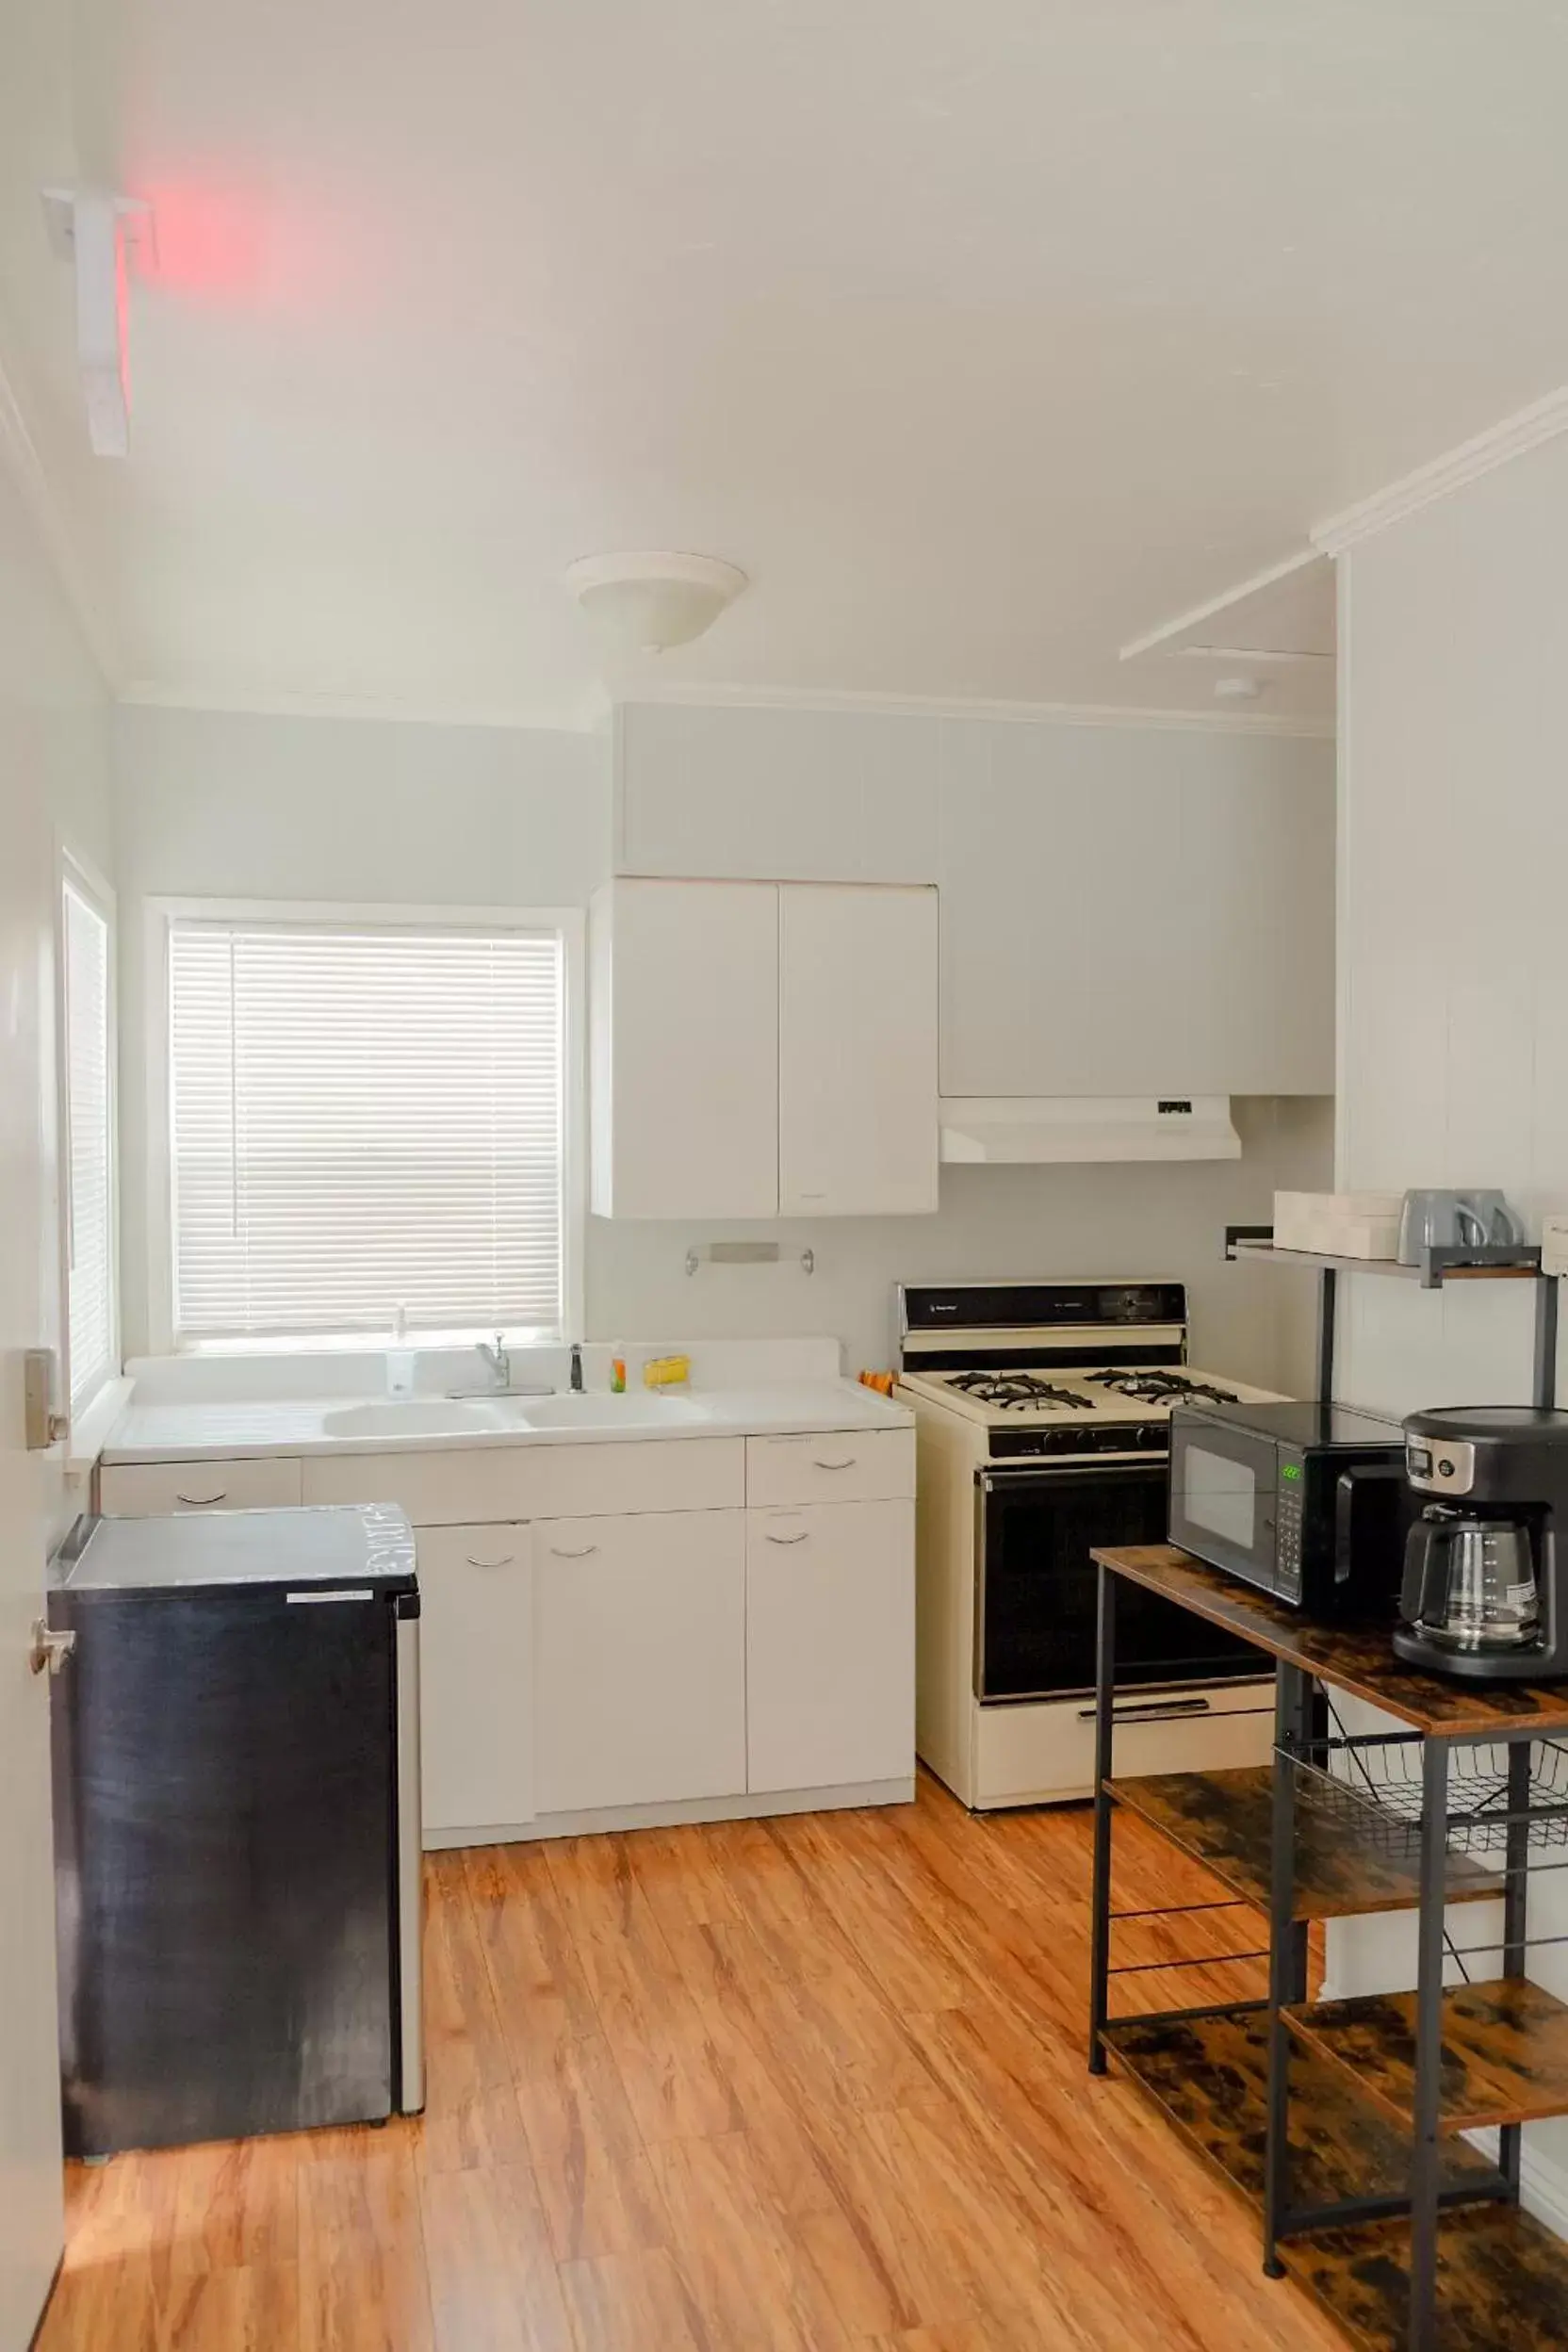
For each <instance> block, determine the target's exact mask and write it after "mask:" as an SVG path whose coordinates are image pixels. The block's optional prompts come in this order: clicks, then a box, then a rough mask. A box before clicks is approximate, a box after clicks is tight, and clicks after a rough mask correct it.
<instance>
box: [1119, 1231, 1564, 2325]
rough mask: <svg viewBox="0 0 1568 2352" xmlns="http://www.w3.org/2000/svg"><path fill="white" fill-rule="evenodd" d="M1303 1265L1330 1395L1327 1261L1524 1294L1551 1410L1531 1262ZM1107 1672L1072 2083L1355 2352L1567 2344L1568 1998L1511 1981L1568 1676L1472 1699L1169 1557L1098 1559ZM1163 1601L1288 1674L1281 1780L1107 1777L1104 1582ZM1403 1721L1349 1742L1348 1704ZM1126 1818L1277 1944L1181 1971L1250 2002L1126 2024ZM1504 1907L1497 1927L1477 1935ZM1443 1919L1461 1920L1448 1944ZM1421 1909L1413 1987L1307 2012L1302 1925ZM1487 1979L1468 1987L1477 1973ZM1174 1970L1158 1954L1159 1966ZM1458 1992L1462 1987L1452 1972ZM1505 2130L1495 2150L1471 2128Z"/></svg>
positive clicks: (1550, 1359) (1260, 1771)
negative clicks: (1558, 2231) (1545, 2172)
mask: <svg viewBox="0 0 1568 2352" xmlns="http://www.w3.org/2000/svg"><path fill="white" fill-rule="evenodd" d="M1237 1254H1245V1255H1247V1256H1250V1257H1261V1256H1264V1255H1265V1254H1266V1255H1267V1256H1268V1257H1269V1258H1270V1259H1271V1260H1272V1261H1273V1262H1275V1263H1284V1264H1289V1265H1304V1266H1315V1267H1316V1268H1317V1270H1318V1272H1319V1275H1320V1277H1321V1292H1320V1297H1321V1311H1320V1321H1319V1333H1320V1341H1319V1374H1320V1386H1321V1389H1322V1393H1323V1394H1324V1395H1325V1396H1328V1395H1329V1394H1330V1393H1331V1377H1332V1367H1333V1323H1334V1307H1335V1297H1334V1291H1335V1282H1336V1278H1337V1275H1338V1273H1339V1272H1340V1271H1342V1270H1351V1271H1356V1272H1374V1273H1375V1272H1379V1271H1390V1272H1397V1274H1399V1275H1400V1276H1402V1277H1404V1278H1405V1279H1409V1280H1414V1281H1424V1282H1427V1283H1428V1284H1429V1286H1431V1285H1432V1284H1434V1283H1441V1282H1445V1281H1454V1280H1456V1279H1462V1280H1513V1281H1518V1280H1526V1281H1530V1282H1534V1283H1535V1284H1536V1285H1537V1290H1536V1318H1535V1396H1536V1401H1537V1402H1539V1403H1544V1404H1550V1403H1551V1402H1552V1401H1553V1397H1554V1394H1555V1359H1556V1344H1557V1285H1556V1282H1555V1281H1549V1280H1547V1279H1545V1278H1543V1277H1542V1276H1541V1275H1540V1272H1539V1266H1538V1262H1537V1263H1536V1264H1528V1263H1526V1264H1520V1263H1518V1261H1517V1254H1516V1253H1511V1263H1509V1264H1507V1265H1500V1264H1499V1265H1493V1266H1474V1265H1470V1264H1466V1265H1463V1266H1461V1265H1457V1264H1444V1263H1442V1262H1441V1253H1437V1254H1438V1258H1439V1262H1438V1263H1436V1264H1433V1263H1432V1262H1431V1261H1429V1262H1428V1263H1427V1264H1426V1265H1425V1266H1421V1267H1409V1268H1407V1267H1399V1268H1383V1267H1381V1266H1379V1265H1377V1264H1371V1265H1369V1264H1367V1263H1366V1262H1364V1261H1359V1260H1334V1259H1321V1258H1314V1257H1309V1256H1307V1255H1306V1253H1304V1252H1295V1251H1289V1252H1286V1251H1273V1250H1266V1248H1265V1247H1264V1246H1260V1245H1258V1244H1257V1243H1253V1244H1252V1245H1251V1246H1249V1245H1248V1243H1247V1242H1246V1241H1242V1242H1241V1243H1240V1246H1239V1250H1238V1251H1237ZM1095 1557H1096V1559H1097V1560H1098V1561H1099V1563H1100V1660H1099V1689H1098V1715H1097V1755H1096V1775H1095V1787H1096V1795H1095V1869H1094V1922H1093V1927H1094V1932H1093V1952H1092V1982H1091V1991H1090V2026H1089V2065H1090V2067H1091V2070H1092V2071H1094V2072H1095V2073H1097V2074H1103V2073H1104V2072H1105V2071H1106V2070H1107V2067H1108V2066H1109V2065H1110V2064H1111V2063H1112V2062H1113V2061H1114V2062H1115V2064H1116V2065H1117V2066H1118V2068H1119V2071H1122V2072H1124V2073H1126V2074H1127V2075H1128V2076H1130V2077H1131V2078H1132V2080H1133V2081H1135V2082H1137V2083H1138V2084H1139V2086H1140V2087H1141V2089H1142V2090H1143V2091H1144V2092H1145V2094H1146V2095H1148V2096H1149V2097H1150V2098H1151V2099H1152V2100H1153V2101H1154V2103H1155V2104H1156V2105H1157V2106H1158V2107H1159V2108H1160V2109H1161V2110H1162V2112H1164V2113H1165V2114H1166V2115H1167V2116H1168V2118H1169V2120H1170V2121H1171V2122H1172V2123H1173V2124H1174V2125H1175V2126H1176V2127H1177V2129H1178V2130H1179V2131H1181V2132H1182V2133H1183V2134H1184V2137H1185V2138H1186V2139H1187V2140H1188V2141H1189V2142H1191V2143H1192V2144H1193V2145H1195V2146H1196V2147H1197V2148H1199V2149H1200V2150H1201V2152H1202V2153H1203V2154H1204V2155H1205V2156H1206V2157H1207V2158H1208V2159H1209V2160H1210V2161H1211V2162H1212V2163H1213V2164H1216V2165H1217V2167H1218V2169H1219V2170H1220V2172H1221V2173H1222V2174H1223V2175H1224V2176H1225V2178H1226V2179H1227V2180H1229V2181H1230V2182H1231V2184H1232V2185H1233V2187H1234V2188H1235V2189H1237V2190H1239V2191H1240V2192H1241V2194H1242V2195H1243V2196H1244V2197H1246V2198H1247V2199H1248V2200H1249V2202H1250V2203H1251V2204H1252V2205H1253V2207H1254V2208H1255V2210H1256V2212H1257V2213H1258V2216H1259V2221H1260V2225H1261V2230H1262V2238H1263V2248H1264V2258H1265V2266H1266V2269H1268V2270H1269V2272H1270V2273H1271V2275H1275V2276H1279V2275H1282V2274H1285V2273H1288V2274H1289V2275H1291V2276H1292V2277H1294V2278H1297V2279H1298V2280H1299V2282H1300V2283H1301V2284H1302V2285H1304V2286H1305V2287H1307V2288H1308V2289H1309V2290H1310V2291H1311V2292H1312V2293H1313V2294H1314V2295H1315V2297H1316V2298H1317V2300H1318V2301H1319V2303H1320V2304H1321V2305H1322V2306H1323V2307H1324V2308H1325V2309H1326V2310H1327V2311H1329V2312H1330V2313H1331V2315H1332V2316H1333V2317H1334V2318H1335V2319H1336V2320H1337V2321H1338V2322H1339V2324H1340V2325H1341V2326H1342V2327H1344V2329H1345V2331H1346V2333H1347V2335H1348V2338H1349V2340H1350V2341H1351V2342H1352V2343H1353V2344H1357V2345H1358V2346H1363V2347H1366V2352H1407V2348H1408V2352H1526V2348H1527V2347H1535V2346H1540V2347H1543V2352H1544V2348H1545V2347H1548V2346H1558V2345H1560V2344H1564V2343H1568V2245H1564V2243H1563V2242H1562V2241H1561V2240H1560V2239H1559V2238H1558V2237H1556V2236H1554V2235H1553V2234H1552V2233H1551V2232H1550V2231H1548V2230H1546V2229H1544V2228H1543V2227H1542V2226H1541V2225H1540V2224H1539V2223H1538V2222H1536V2221H1534V2220H1533V2219H1532V2218H1531V2217H1530V2215H1528V2214H1527V2213H1525V2212H1524V2210H1523V2208H1522V2206H1521V2204H1520V2201H1519V2191H1520V2155H1521V2147H1520V2135H1521V2130H1522V2127H1523V2125H1524V2124H1525V2123H1526V2122H1529V2121H1533V2120H1536V2119H1539V2118H1541V2117H1543V2116H1546V2115H1560V2114H1568V2004H1564V2003H1563V2002H1561V2001H1558V2000H1556V1999H1555V1998H1554V1997H1553V1996H1552V1995H1551V1994H1550V1993H1548V1992H1546V1991H1545V1990H1544V1987H1542V1986H1540V1985H1536V1984H1534V1983H1533V1982H1532V1981H1531V1980H1530V1979H1529V1978H1528V1977H1527V1975H1526V1973H1525V1970H1526V1963H1527V1953H1528V1952H1529V1951H1530V1949H1531V1948H1532V1943H1544V1942H1560V1941H1562V1940H1563V1939H1562V1938H1560V1937H1539V1938H1533V1939H1532V1937H1531V1936H1530V1934H1529V1919H1528V1899H1529V1883H1530V1874H1531V1870H1532V1867H1533V1868H1536V1869H1549V1868H1560V1867H1562V1866H1563V1864H1564V1863H1565V1862H1568V1684H1560V1685H1555V1686H1553V1685H1543V1686H1540V1687H1534V1686H1528V1685H1522V1684H1518V1683H1513V1684H1507V1685H1500V1686H1497V1687H1495V1688H1491V1689H1489V1688H1488V1687H1486V1686H1484V1685H1473V1684H1472V1685H1465V1684H1462V1683H1458V1682H1454V1681H1449V1680H1445V1679H1444V1678H1442V1677H1440V1676H1436V1675H1428V1674H1420V1673H1418V1672H1415V1671H1414V1670H1413V1669H1410V1668H1407V1667H1405V1666H1403V1665H1402V1664H1401V1663H1400V1662H1399V1661H1398V1660H1397V1658H1395V1657H1394V1655H1393V1652H1392V1650H1391V1648H1390V1646H1389V1643H1388V1641H1387V1637H1386V1635H1385V1634H1383V1633H1381V1632H1380V1631H1379V1630H1378V1629H1377V1628H1376V1627H1372V1628H1366V1627H1356V1626H1340V1625H1325V1624H1322V1623H1320V1622H1316V1621H1314V1620H1310V1619H1305V1618H1303V1617H1301V1616H1300V1615H1299V1613H1298V1612H1297V1611H1295V1610H1293V1609H1287V1608H1285V1607H1283V1606H1282V1604H1280V1603H1278V1602H1276V1601H1274V1600H1272V1599H1271V1598H1269V1597H1268V1596H1267V1595H1266V1594H1264V1593H1255V1592H1252V1591H1251V1590H1250V1588H1248V1587H1246V1586H1243V1585H1240V1584H1237V1583H1235V1582H1233V1580H1232V1579H1231V1578H1229V1577H1227V1576H1222V1575H1219V1574H1217V1572H1215V1571H1214V1570H1211V1569H1209V1568H1206V1567H1204V1566H1202V1565H1201V1563H1200V1562H1198V1561H1197V1560H1192V1559H1191V1558H1189V1557H1188V1555H1186V1554H1185V1553H1183V1552H1179V1551H1176V1550H1174V1549H1173V1548H1171V1547H1170V1546H1168V1545H1151V1546H1145V1547H1142V1548H1140V1549H1135V1550H1127V1551H1105V1552H1097V1553H1096V1555H1095ZM1124 1578H1125V1579H1130V1580H1131V1581H1133V1582H1135V1583H1137V1584H1140V1585H1142V1586H1144V1587H1145V1588H1146V1589H1148V1590H1150V1591H1152V1592H1156V1593H1159V1594H1160V1595H1161V1596H1162V1597H1164V1598H1165V1599H1167V1600H1169V1601H1173V1602H1175V1603H1176V1604H1177V1605H1178V1606H1180V1607H1184V1608H1187V1609H1192V1610H1194V1611H1195V1612H1196V1613H1197V1614H1199V1615H1201V1616H1202V1617H1204V1618H1206V1619H1208V1620H1209V1621H1210V1622H1211V1623H1213V1624H1215V1625H1221V1626H1223V1627H1224V1628H1225V1629H1226V1630H1228V1631H1230V1632H1232V1633H1235V1634H1238V1635H1240V1636H1241V1638H1242V1639H1244V1640H1246V1641H1250V1642H1253V1643H1254V1644H1255V1646H1256V1647H1257V1648H1258V1649H1259V1650H1260V1651H1263V1652H1265V1653H1266V1654H1267V1655H1269V1656H1271V1657H1272V1658H1273V1659H1274V1661H1275V1677H1276V1679H1275V1709H1274V1713H1275V1758H1274V1763H1273V1766H1272V1768H1270V1767H1268V1766H1257V1767H1251V1768H1249V1769H1246V1770H1242V1771H1232V1772H1198V1773H1180V1774H1171V1775H1164V1776H1161V1777H1158V1778H1137V1779H1132V1778H1129V1779H1118V1778H1117V1777H1116V1776H1115V1772H1114V1752H1113V1740H1114V1730H1115V1718H1114V1712H1113V1707H1112V1700H1113V1696H1114V1691H1115V1681H1116V1616H1117V1589H1118V1585H1119V1582H1120V1581H1121V1580H1122V1579H1124ZM1338 1694H1345V1695H1347V1696H1348V1697H1351V1698H1355V1699H1358V1700H1362V1701H1365V1702H1366V1703H1368V1704H1370V1705H1371V1706H1373V1707H1378V1708H1380V1709H1381V1710H1382V1711H1383V1712H1384V1713H1385V1714H1387V1715H1389V1716H1392V1717H1393V1718H1394V1719H1395V1721H1396V1722H1397V1723H1400V1724H1401V1725H1403V1726H1404V1728H1403V1729H1402V1730H1399V1731H1396V1732H1392V1733H1376V1734H1370V1735H1355V1734H1352V1733H1351V1732H1349V1731H1348V1730H1347V1729H1346V1728H1345V1725H1344V1723H1343V1721H1342V1720H1341V1717H1340V1715H1339V1712H1338V1709H1337V1707H1336V1705H1335V1700H1336V1696H1337V1695H1338ZM1119 1811H1127V1812H1131V1813H1134V1814H1136V1815H1137V1816H1139V1817H1140V1818H1141V1819H1142V1820H1143V1821H1146V1822H1148V1823H1149V1824H1151V1825H1152V1827H1153V1828H1154V1829H1156V1830H1157V1831H1159V1832H1160V1834H1161V1835H1163V1836H1164V1837H1166V1838H1168V1839H1169V1841H1170V1842H1171V1843H1172V1844H1173V1845H1174V1846H1176V1847H1177V1848H1179V1849H1180V1850H1181V1851H1182V1852H1184V1853H1185V1854H1188V1855H1190V1856H1192V1857H1194V1858H1195V1859H1197V1860H1198V1861H1200V1862H1201V1863H1202V1864H1203V1865H1204V1867H1205V1868H1206V1869H1207V1870H1209V1871H1210V1872H1211V1873H1212V1874H1213V1875H1214V1876H1215V1877H1216V1878H1217V1880H1218V1881H1219V1882H1220V1884H1221V1887H1222V1888H1223V1894H1222V1897H1221V1898H1220V1899H1219V1900H1218V1901H1217V1902H1216V1903H1201V1904H1191V1903H1184V1904H1180V1905H1175V1906H1172V1907H1171V1910H1170V1911H1169V1912H1168V1913H1167V1914H1165V1915H1163V1916H1168V1917H1172V1918H1176V1917H1179V1916H1181V1915H1182V1914H1184V1913H1190V1912H1192V1911H1194V1910H1196V1911H1200V1912H1205V1913H1213V1912H1223V1911H1226V1910H1234V1911H1236V1912H1238V1913H1240V1912H1243V1911H1247V1910H1250V1912H1252V1913H1253V1914H1254V1915H1256V1914H1258V1913H1262V1914H1263V1915H1264V1916H1265V1917H1266V1919H1267V1920H1268V1939H1267V1944H1266V1947H1263V1948H1252V1949H1248V1950H1243V1951H1239V1952H1233V1953H1230V1954H1227V1955H1225V1956H1223V1957H1221V1958H1216V1957H1214V1956H1213V1955H1208V1954H1202V1953H1195V1954H1194V1956H1193V1959H1192V1960H1191V1961H1190V1962H1189V1963H1187V1964H1185V1965H1187V1966H1189V1967H1197V1968H1216V1967H1219V1968H1224V1967H1228V1966H1232V1965H1234V1964H1235V1963H1236V1962H1241V1961H1250V1962H1253V1963H1256V1962H1258V1961H1260V1960H1262V1959H1266V1960H1267V1962H1268V1994H1267V1998H1266V2000H1262V2001H1260V2000H1255V1999H1254V2000H1247V2001H1234V2002H1228V2003H1223V2004H1219V2005H1214V2006H1208V2007H1201V2008H1182V2009H1175V2010H1167V2011H1163V2012H1161V2013H1160V2014H1158V2015H1155V2016H1130V2017H1112V2015H1111V2011H1110V1996H1111V1987H1112V1985H1113V1983H1114V1982H1115V1980H1116V1979H1117V1978H1118V1976H1119V1975H1121V1974H1123V1973H1137V1974H1147V1973H1148V1970H1147V1968H1134V1969H1132V1970H1130V1971H1129V1970H1124V1969H1123V1968H1120V1967H1119V1965H1118V1964H1117V1963H1116V1962H1115V1960H1114V1959H1113V1933H1114V1931H1115V1929H1116V1927H1117V1924H1118V1922H1119V1921H1130V1920H1133V1919H1148V1918H1150V1917H1151V1916H1152V1915H1151V1914H1150V1913H1149V1912H1147V1911H1142V1912H1117V1911H1114V1910H1113V1908H1112V1891H1111V1861H1112V1836H1113V1823H1114V1821H1115V1819H1116V1817H1117V1814H1118V1813H1119ZM1474 1903H1501V1906H1502V1927H1501V1934H1500V1936H1497V1935H1492V1936H1490V1940H1488V1936H1487V1934H1486V1933H1484V1932H1482V1931H1481V1930H1480V1929H1479V1928H1478V1932H1477V1933H1476V1934H1475V1935H1473V1936H1472V1935H1469V1934H1466V1933H1465V1932H1464V1931H1463V1928H1462V1922H1463V1920H1464V1919H1467V1918H1469V1917H1471V1916H1475V1917H1477V1919H1478V1920H1479V1919H1480V1917H1481V1916H1482V1915H1478V1914H1477V1915H1472V1914H1471V1913H1470V1912H1469V1910H1468V1906H1469V1905H1471V1904H1474ZM1454 1906H1457V1908H1454V1909H1453V1910H1452V1917H1453V1919H1454V1920H1455V1921H1456V1922H1458V1923H1460V1924H1457V1925H1450V1910H1451V1907H1454ZM1401 1910H1403V1911H1410V1912H1413V1913H1414V1915H1415V1919H1416V1941H1417V1968H1416V1985H1415V1988H1414V1990H1413V1991H1412V1992H1407V1993H1400V1994H1395V1995H1374V1996H1368V1997H1364V1998H1362V1999H1357V2000H1348V2001H1328V2002H1325V2001H1311V2000H1310V1999H1309V1998H1308V1989H1309V1988H1308V1936H1309V1931H1310V1928H1311V1926H1312V1925H1313V1924H1314V1923H1315V1922H1316V1921H1319V1920H1327V1919H1348V1918H1351V1917H1354V1916H1357V1915H1359V1914H1369V1913H1380V1912H1392V1911H1401ZM1483 1961H1484V1962H1487V1963H1488V1964H1489V1966H1488V1968H1486V1969H1485V1970H1484V1971H1483V1970H1482V1968H1481V1967H1480V1965H1479V1964H1480V1963H1482V1962H1483ZM1159 1965H1162V1966H1167V1965H1171V1964H1169V1963H1161V1964H1159ZM1450 1975H1452V1976H1453V1977H1454V1978H1455V1980H1456V1981H1454V1982H1452V1983H1447V1982H1446V1978H1448V1977H1449V1976H1450ZM1494 2128H1495V2132H1496V2142H1495V2155H1494V2154H1493V2153H1492V2152H1491V2149H1490V2148H1478V2147H1476V2146H1475V2145H1474V2144H1473V2142H1472V2140H1471V2139H1470V2138H1469V2137H1467V2136H1466V2135H1467V2134H1471V2133H1474V2132H1478V2131H1491V2130H1492V2129H1494Z"/></svg>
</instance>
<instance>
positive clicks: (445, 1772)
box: [418, 1526, 534, 1830]
mask: <svg viewBox="0 0 1568 2352" xmlns="http://www.w3.org/2000/svg"><path fill="white" fill-rule="evenodd" d="M532 1544H533V1529H532V1528H531V1527H506V1526H488V1527H421V1528H420V1530H419V1534H418V1556H419V1596H420V1597H419V1609H420V1625H419V1673H420V1683H421V1690H420V1707H419V1722H420V1749H421V1756H422V1766H423V1781H424V1814H425V1827H426V1828H427V1829H437V1830H449V1829H486V1828H497V1829H498V1828H506V1827H511V1826H514V1825H516V1824H520V1823H522V1822H524V1821H531V1820H532V1819H533V1812H534V1800H533V1750H534V1731H533V1706H534V1700H533V1691H534V1675H533V1565H532Z"/></svg>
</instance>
